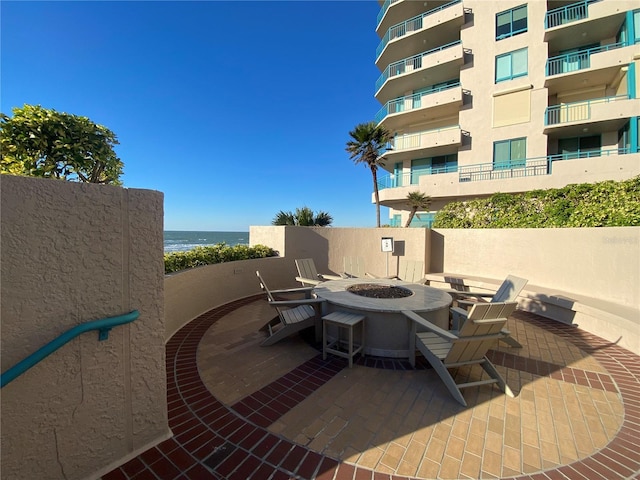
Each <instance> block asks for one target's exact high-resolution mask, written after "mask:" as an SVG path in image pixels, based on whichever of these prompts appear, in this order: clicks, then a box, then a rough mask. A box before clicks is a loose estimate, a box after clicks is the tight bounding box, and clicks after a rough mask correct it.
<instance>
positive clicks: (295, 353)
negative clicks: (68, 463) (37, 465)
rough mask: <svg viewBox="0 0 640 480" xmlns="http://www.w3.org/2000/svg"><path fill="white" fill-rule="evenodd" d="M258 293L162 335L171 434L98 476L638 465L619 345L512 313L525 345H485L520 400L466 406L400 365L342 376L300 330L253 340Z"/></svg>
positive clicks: (516, 472)
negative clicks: (166, 337) (266, 342)
mask: <svg viewBox="0 0 640 480" xmlns="http://www.w3.org/2000/svg"><path fill="white" fill-rule="evenodd" d="M262 298H263V297H262V296H261V295H260V296H255V297H250V298H247V299H244V300H240V301H237V302H233V303H230V304H227V305H225V306H223V307H220V308H217V309H214V310H211V311H210V312H207V313H206V314H204V315H201V316H200V317H198V318H197V319H195V320H194V321H192V322H190V323H189V324H188V325H186V326H185V327H183V328H182V329H181V330H180V331H179V332H178V333H176V335H174V336H173V337H172V338H171V339H170V341H169V342H168V344H167V372H168V407H169V418H170V426H171V428H172V430H173V432H174V437H173V438H172V439H170V440H167V441H165V442H163V443H162V444H160V445H159V446H158V447H155V448H152V449H150V450H148V451H147V452H145V453H143V454H142V455H140V456H139V457H138V458H135V459H133V460H131V461H130V462H128V463H127V464H125V465H123V466H122V467H120V468H119V469H116V470H114V471H112V472H110V473H109V474H107V475H106V476H104V477H103V478H105V479H107V480H112V479H118V478H120V479H144V478H161V479H173V478H175V479H178V478H182V479H184V478H190V479H206V478H221V479H222V478H225V479H226V478H229V479H235V478H238V479H248V478H252V479H268V478H274V479H276V478H302V479H307V478H321V479H334V478H335V479H354V478H355V479H361V478H367V479H371V478H375V479H376V480H377V479H391V478H394V479H397V478H504V477H521V478H540V479H546V478H560V477H561V475H560V474H562V475H564V476H566V477H568V478H590V479H591V478H603V479H604V478H607V479H611V478H628V477H630V476H633V475H634V473H636V474H637V472H638V469H639V468H640V454H639V453H638V448H637V446H638V444H637V440H636V439H637V438H638V434H639V433H640V432H639V431H638V430H639V429H638V425H640V421H639V417H640V414H639V413H638V410H637V408H632V407H631V406H630V405H629V404H628V402H629V400H630V399H631V398H635V399H637V398H638V394H639V393H640V384H639V383H638V374H639V370H640V367H638V365H639V362H638V360H639V359H638V357H637V356H636V355H634V354H632V353H631V352H629V351H627V350H624V349H622V348H620V347H618V346H615V345H611V344H610V343H607V342H605V341H604V340H602V339H599V338H598V337H595V336H593V335H590V334H588V333H586V332H583V331H580V330H578V329H577V328H575V327H571V326H568V325H564V324H560V323H557V322H554V321H550V320H546V319H544V318H542V317H539V316H537V315H535V314H531V313H526V312H517V313H516V314H514V315H513V316H512V318H510V320H509V325H508V326H509V329H510V330H511V331H512V332H513V335H514V336H515V337H516V338H517V339H518V340H519V341H520V342H521V343H522V344H523V345H524V348H523V349H513V348H509V347H500V348H498V349H496V350H494V351H492V352H491V355H492V361H493V362H494V363H495V364H496V367H497V368H498V369H499V370H500V371H501V373H502V374H503V375H504V377H505V378H506V380H507V383H508V384H509V386H510V387H511V388H512V389H513V391H514V393H515V394H516V398H514V399H511V398H508V397H506V396H504V395H502V394H501V392H500V391H499V390H498V389H496V388H494V387H492V386H482V387H474V388H470V389H467V390H465V393H464V395H465V399H466V400H467V402H468V404H469V407H468V408H464V407H462V406H461V405H459V404H458V403H457V402H456V401H455V400H454V399H453V398H451V396H450V395H449V393H448V392H447V390H446V388H445V387H444V384H443V383H442V382H441V381H440V379H439V378H438V377H437V375H436V374H435V373H434V372H433V371H431V370H430V369H424V368H422V369H418V370H411V369H410V367H409V366H408V363H407V362H404V361H399V360H395V361H388V360H387V361H375V360H374V359H372V358H370V357H367V358H365V360H364V361H363V360H359V361H358V365H355V366H354V368H353V369H348V368H346V361H344V360H342V359H335V358H332V357H331V356H329V358H328V359H327V360H326V361H323V360H322V356H321V354H320V353H319V352H318V350H316V349H315V348H314V347H313V346H312V345H310V344H309V343H308V342H306V341H305V340H304V339H303V338H302V337H300V336H293V337H291V338H288V339H286V340H284V341H282V342H280V343H278V344H276V345H274V346H271V347H260V346H259V342H260V340H261V339H262V334H261V333H260V332H258V327H259V326H260V325H261V324H262V323H264V321H265V320H267V319H269V318H270V317H271V316H273V311H272V310H271V309H270V307H269V306H268V305H267V304H266V302H265V301H264V300H263V299H262ZM366 365H369V366H366ZM477 373H478V371H477V370H475V369H474V370H469V369H459V371H458V373H457V375H458V377H457V378H458V379H461V380H462V379H463V378H460V377H464V376H467V377H470V378H473V376H474V375H477ZM542 472H546V473H542ZM392 476H393V477H392Z"/></svg>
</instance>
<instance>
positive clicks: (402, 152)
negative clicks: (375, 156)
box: [382, 125, 462, 164]
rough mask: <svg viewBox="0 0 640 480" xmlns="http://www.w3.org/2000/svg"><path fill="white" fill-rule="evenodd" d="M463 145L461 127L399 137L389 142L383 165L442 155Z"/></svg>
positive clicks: (442, 128)
mask: <svg viewBox="0 0 640 480" xmlns="http://www.w3.org/2000/svg"><path fill="white" fill-rule="evenodd" d="M461 144H462V130H461V129H460V125H450V126H447V127H441V128H434V129H431V130H424V131H422V132H416V133H408V134H405V135H398V136H396V137H395V138H393V139H392V140H391V142H389V146H388V150H387V151H386V152H385V153H384V154H383V155H382V162H383V164H387V163H389V162H394V163H395V162H402V161H404V160H409V159H411V158H420V157H429V156H433V155H441V154H443V153H445V151H446V150H449V152H447V153H450V152H451V150H452V148H451V147H456V146H459V145H461Z"/></svg>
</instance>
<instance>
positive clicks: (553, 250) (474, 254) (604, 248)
mask: <svg viewBox="0 0 640 480" xmlns="http://www.w3.org/2000/svg"><path fill="white" fill-rule="evenodd" d="M433 233H434V238H433V239H432V242H433V244H434V246H436V247H437V246H438V245H441V248H442V250H440V251H441V252H442V253H441V254H442V257H441V258H437V254H436V253H435V251H434V257H433V259H432V270H433V271H439V272H450V273H461V274H465V275H470V276H479V277H487V278H496V279H502V278H504V277H506V276H507V275H508V274H514V275H517V276H520V277H524V278H527V279H528V280H529V283H531V284H533V285H538V286H544V287H551V288H556V289H558V290H561V291H566V292H573V293H576V294H580V295H585V296H588V297H593V298H597V299H602V300H605V301H609V302H614V303H620V304H622V305H626V306H629V307H633V308H636V309H637V308H640V227H620V228H539V229H538V228H530V229H437V230H434V231H433ZM437 248H439V247H437ZM639 320H640V319H639Z"/></svg>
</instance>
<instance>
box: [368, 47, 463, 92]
mask: <svg viewBox="0 0 640 480" xmlns="http://www.w3.org/2000/svg"><path fill="white" fill-rule="evenodd" d="M461 43H462V42H461V41H460V40H456V41H455V42H451V43H447V44H446V45H442V46H440V47H436V48H432V49H431V50H427V51H426V52H422V53H419V54H418V55H414V56H413V57H409V58H405V59H403V60H400V61H399V62H394V63H392V64H390V65H389V66H387V68H385V69H384V71H383V72H382V75H380V77H378V80H376V92H377V91H378V90H380V88H381V87H382V85H384V82H386V81H387V79H389V78H392V77H395V76H398V75H402V74H403V73H407V72H412V71H414V70H419V69H420V68H422V59H423V58H424V57H426V56H428V55H432V54H434V53H438V52H441V51H443V50H446V49H448V48H451V47H454V46H456V45H460V44H461Z"/></svg>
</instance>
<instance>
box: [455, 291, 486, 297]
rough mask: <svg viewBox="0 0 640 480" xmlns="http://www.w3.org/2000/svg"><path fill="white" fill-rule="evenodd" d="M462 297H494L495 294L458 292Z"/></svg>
mask: <svg viewBox="0 0 640 480" xmlns="http://www.w3.org/2000/svg"><path fill="white" fill-rule="evenodd" d="M456 291H457V292H458V294H459V295H460V296H461V297H481V298H482V297H493V296H494V295H495V292H493V293H492V292H463V291H461V290H456Z"/></svg>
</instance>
